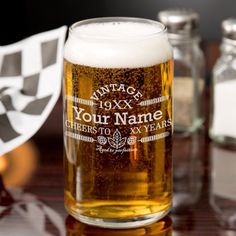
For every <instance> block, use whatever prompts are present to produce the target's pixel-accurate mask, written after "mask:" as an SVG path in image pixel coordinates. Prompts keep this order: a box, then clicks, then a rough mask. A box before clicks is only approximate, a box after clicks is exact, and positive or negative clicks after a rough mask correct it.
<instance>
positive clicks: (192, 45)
mask: <svg viewBox="0 0 236 236" xmlns="http://www.w3.org/2000/svg"><path fill="white" fill-rule="evenodd" d="M158 18H159V20H160V21H161V22H162V23H163V24H165V25H166V27H167V30H168V37H169V40H170V43H171V44H172V46H173V51H174V61H175V66H174V68H175V69H174V87H173V88H174V93H173V96H174V129H175V132H177V133H180V134H184V135H189V134H191V133H193V132H195V131H196V130H198V129H199V128H200V127H201V126H202V124H203V111H202V110H203V109H202V105H203V104H202V101H203V99H202V96H203V91H204V87H205V82H204V81H205V80H204V77H205V59H204V55H203V52H202V50H201V49H200V46H199V43H200V36H199V32H198V30H199V27H198V26H199V15H198V14H197V13H196V12H194V11H192V10H187V9H174V10H165V11H161V12H159V14H158Z"/></svg>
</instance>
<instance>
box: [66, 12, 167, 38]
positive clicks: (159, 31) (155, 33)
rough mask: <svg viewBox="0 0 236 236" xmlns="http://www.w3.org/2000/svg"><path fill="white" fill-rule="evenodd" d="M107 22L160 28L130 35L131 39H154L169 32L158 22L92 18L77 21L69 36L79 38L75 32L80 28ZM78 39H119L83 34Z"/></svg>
mask: <svg viewBox="0 0 236 236" xmlns="http://www.w3.org/2000/svg"><path fill="white" fill-rule="evenodd" d="M107 22H111V23H112V22H114V23H115V22H132V23H143V24H148V25H153V26H155V25H156V26H158V27H156V31H155V30H154V31H153V32H152V33H144V34H141V35H138V36H137V35H133V36H132V35H130V36H129V38H142V39H143V38H152V37H157V36H159V35H163V34H165V33H166V32H167V27H166V26H165V25H164V24H163V23H161V22H159V21H156V20H150V19H146V18H139V17H120V16H118V17H96V18H90V19H85V20H81V21H77V22H75V23H74V24H72V25H71V26H70V27H69V34H70V35H75V37H78V35H76V34H74V30H75V29H76V28H78V27H80V26H83V25H89V24H93V23H107ZM78 38H88V39H89V38H90V39H91V38H93V39H111V40H112V39H117V36H95V35H93V36H91V35H86V34H84V35H83V34H82V35H81V36H79V37H78Z"/></svg>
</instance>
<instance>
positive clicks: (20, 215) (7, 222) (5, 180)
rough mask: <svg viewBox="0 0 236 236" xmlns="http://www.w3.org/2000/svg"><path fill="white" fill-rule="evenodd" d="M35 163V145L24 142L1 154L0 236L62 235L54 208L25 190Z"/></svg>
mask: <svg viewBox="0 0 236 236" xmlns="http://www.w3.org/2000/svg"><path fill="white" fill-rule="evenodd" d="M37 164H38V151H37V149H36V147H35V146H34V145H33V144H32V143H31V142H27V143H25V144H23V145H21V146H20V147H18V148H16V149H14V150H13V151H11V152H9V153H8V154H6V155H4V156H1V157H0V175H2V181H1V182H0V187H1V195H0V236H6V235H9V236H52V235H58V236H64V235H65V228H64V223H63V218H62V216H61V215H60V214H58V212H57V211H55V210H53V209H52V208H51V207H49V206H48V205H46V204H45V203H43V202H41V201H40V200H38V198H37V196H35V195H34V194H31V193H27V192H25V191H24V189H23V187H24V186H25V185H27V183H28V182H29V181H30V179H31V178H32V176H33V174H34V172H35V170H36V169H37Z"/></svg>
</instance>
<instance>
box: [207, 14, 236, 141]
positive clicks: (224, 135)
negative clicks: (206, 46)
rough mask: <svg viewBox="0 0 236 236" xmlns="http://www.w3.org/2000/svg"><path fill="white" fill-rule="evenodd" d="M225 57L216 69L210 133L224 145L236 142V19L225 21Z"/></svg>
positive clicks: (223, 42) (222, 45)
mask: <svg viewBox="0 0 236 236" xmlns="http://www.w3.org/2000/svg"><path fill="white" fill-rule="evenodd" d="M222 31H223V39H222V44H221V56H220V58H219V59H218V61H217V62H216V64H215V66H214V69H213V81H212V97H211V103H212V109H211V120H210V130H209V134H210V137H211V139H213V140H214V141H216V142H217V143H221V144H229V145H231V144H232V145H233V146H234V145H236V18H235V19H233V18H231V19H227V20H224V21H223V22H222Z"/></svg>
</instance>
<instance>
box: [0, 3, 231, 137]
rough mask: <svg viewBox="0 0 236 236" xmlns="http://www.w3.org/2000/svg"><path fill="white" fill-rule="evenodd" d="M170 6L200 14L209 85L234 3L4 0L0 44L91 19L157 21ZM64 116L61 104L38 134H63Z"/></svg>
mask: <svg viewBox="0 0 236 236" xmlns="http://www.w3.org/2000/svg"><path fill="white" fill-rule="evenodd" d="M170 7H171V8H173V7H178V8H192V9H193V10H195V11H196V12H198V13H199V15H200V33H201V37H202V43H201V45H202V48H203V51H204V54H205V57H206V63H207V73H206V80H207V81H208V84H209V81H210V77H211V70H212V67H213V65H214V63H215V61H216V59H217V57H218V55H219V50H218V46H219V42H220V40H221V21H222V20H223V19H226V18H228V17H232V16H236V11H235V9H236V1H235V0H224V1H222V0H207V1H205V0H129V1H127V0H112V1H110V0H99V1H96V0H86V1H82V0H66V1H65V0H57V1H55V0H50V1H48V0H40V1H39V0H36V1H31V0H19V1H14V3H13V2H12V1H5V0H4V1H2V3H1V14H0V27H1V37H0V45H7V44H11V43H13V42H16V41H19V40H21V39H23V38H25V37H28V36H30V35H33V34H36V33H39V32H43V31H46V30H50V29H53V28H57V27H59V26H61V25H67V26H70V25H71V24H72V23H74V22H76V21H79V20H83V19H87V18H92V17H101V16H133V17H145V18H149V19H154V20H155V19H156V18H157V13H158V12H159V11H160V10H164V9H167V8H170ZM57 114H58V115H57ZM61 114H62V113H61V101H59V103H58V104H57V106H56V107H55V109H54V111H53V113H52V114H51V116H50V117H49V120H48V122H46V124H45V125H44V126H43V128H41V130H40V131H39V132H38V133H37V135H49V134H56V135H58V134H62V120H61V119H62V118H61Z"/></svg>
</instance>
